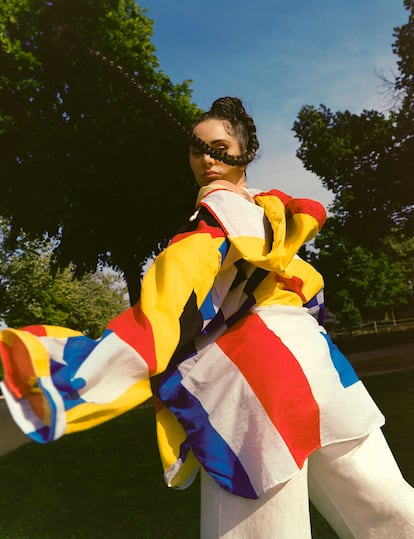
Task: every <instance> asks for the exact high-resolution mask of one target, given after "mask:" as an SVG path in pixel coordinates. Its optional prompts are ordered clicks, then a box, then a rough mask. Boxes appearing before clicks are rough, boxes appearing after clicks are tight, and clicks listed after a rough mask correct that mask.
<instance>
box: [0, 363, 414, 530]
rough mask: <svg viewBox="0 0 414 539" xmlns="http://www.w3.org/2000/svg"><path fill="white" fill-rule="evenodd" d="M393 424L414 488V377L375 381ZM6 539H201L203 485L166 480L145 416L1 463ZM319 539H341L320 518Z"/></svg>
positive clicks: (391, 432)
mask: <svg viewBox="0 0 414 539" xmlns="http://www.w3.org/2000/svg"><path fill="white" fill-rule="evenodd" d="M365 382H366V385H367V386H368V388H369V390H370V391H371V393H372V395H373V396H374V398H375V399H376V401H377V402H378V404H379V406H380V408H381V409H382V410H383V412H384V414H385V415H386V417H387V420H388V423H387V426H386V428H385V434H386V436H387V438H388V441H389V443H390V446H391V448H392V449H393V451H394V453H395V455H396V458H397V460H398V462H399V464H400V466H401V468H402V471H403V473H404V475H405V477H406V478H407V480H408V481H409V482H410V483H414V462H413V458H412V454H411V453H412V446H413V441H414V427H413V424H412V417H413V415H414V394H413V390H412V388H413V384H414V370H413V371H408V372H405V373H396V374H389V375H382V376H376V377H372V378H367V379H366V380H365ZM0 481H1V502H0V537H1V539H52V538H53V539H97V538H99V539H105V538H108V539H112V538H114V539H128V538H131V539H132V538H134V539H137V538H139V539H141V538H142V539H145V538H151V539H152V538H154V537H155V538H157V539H169V538H174V539H187V538H192V539H196V538H197V537H198V535H199V485H198V482H196V483H195V484H193V485H192V486H191V487H190V488H189V489H187V490H185V491H181V492H176V491H172V490H171V489H168V488H167V487H166V486H165V484H164V482H163V479H162V473H161V464H160V462H159V457H158V449H157V446H156V437H155V423H154V413H153V410H152V409H151V408H146V409H139V410H134V411H132V412H129V413H128V414H125V415H124V416H122V417H120V418H118V419H116V420H113V421H111V422H110V423H108V424H105V425H102V426H100V427H98V428H96V429H93V430H91V431H87V432H84V433H80V434H73V435H70V436H67V437H66V438H63V439H62V440H59V441H57V442H55V443H53V444H51V445H48V446H39V445H35V444H28V445H26V446H23V447H21V448H19V449H17V450H15V451H14V452H12V453H10V454H8V455H5V456H3V457H2V458H0ZM312 523H313V537H314V538H315V539H331V538H334V537H335V534H334V533H333V532H332V530H331V529H330V528H329V526H328V525H327V524H326V523H325V522H324V521H323V520H322V519H321V518H320V517H319V515H318V514H317V513H316V512H315V511H313V510H312Z"/></svg>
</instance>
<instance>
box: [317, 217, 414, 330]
mask: <svg viewBox="0 0 414 539" xmlns="http://www.w3.org/2000/svg"><path fill="white" fill-rule="evenodd" d="M315 247H316V248H317V249H318V250H317V252H316V253H314V254H313V258H314V260H313V263H314V264H315V266H316V267H317V268H318V270H319V271H320V272H321V273H322V274H323V275H324V278H325V288H326V295H327V304H328V306H329V309H330V310H331V311H332V312H334V313H335V315H336V317H337V318H338V320H339V322H340V323H341V324H343V325H345V326H354V325H358V324H361V323H362V321H363V320H379V319H382V318H383V316H384V314H386V313H390V312H391V311H392V310H394V309H397V308H398V307H401V306H403V305H406V304H407V303H408V300H409V283H408V275H409V273H410V270H409V268H407V267H406V264H405V261H406V259H405V258H401V259H399V257H398V256H397V255H396V253H395V252H394V256H392V253H391V250H389V251H388V252H386V251H380V252H376V253H374V252H373V251H372V250H370V249H368V248H366V247H363V246H362V245H360V244H359V243H358V241H357V240H356V241H354V242H352V241H350V240H349V239H347V238H344V237H343V236H341V234H340V230H338V228H337V221H336V218H335V217H333V218H332V217H331V218H329V219H328V221H327V223H326V225H325V230H324V232H323V234H321V235H320V237H318V238H317V240H316V242H315ZM411 271H412V270H411Z"/></svg>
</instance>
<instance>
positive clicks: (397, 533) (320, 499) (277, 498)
mask: <svg viewBox="0 0 414 539" xmlns="http://www.w3.org/2000/svg"><path fill="white" fill-rule="evenodd" d="M308 484H309V490H308ZM309 497H310V498H311V500H312V503H313V504H314V505H315V507H316V508H317V509H318V510H319V511H320V512H321V514H322V515H323V516H324V517H325V518H326V520H327V521H328V522H329V524H330V525H331V526H332V528H333V529H334V530H335V531H336V533H337V534H338V537H340V538H341V539H371V538H372V539H374V538H375V539H414V489H413V488H412V487H411V486H410V485H409V484H408V483H407V482H406V481H405V480H404V478H403V477H402V475H401V472H400V470H399V468H398V465H397V463H396V462H395V459H394V457H393V455H392V453H391V451H390V449H389V447H388V444H387V442H386V441H385V439H384V436H383V434H382V432H381V430H379V429H378V430H377V431H375V432H373V433H371V434H370V435H368V436H366V437H365V438H363V439H361V440H353V441H350V442H341V443H336V444H331V445H329V446H327V447H325V448H322V449H319V450H318V451H316V452H315V453H313V454H312V455H311V456H310V457H309V459H308V462H307V463H306V465H305V466H304V468H303V469H302V470H301V471H300V472H299V473H298V474H297V475H295V476H294V477H293V478H292V479H291V480H289V481H288V482H287V483H284V484H283V485H281V486H278V487H276V488H274V489H272V490H270V491H269V492H267V493H266V494H265V495H264V496H261V497H260V498H259V499H258V500H248V499H246V498H241V497H239V496H234V495H232V494H229V493H228V492H226V491H225V490H223V489H222V488H220V487H219V486H218V485H217V483H216V482H215V481H214V480H213V479H212V478H211V477H210V476H209V475H208V474H206V473H205V472H203V473H202V476H201V539H218V538H225V539H309V538H310V537H311V528H310V517H309Z"/></svg>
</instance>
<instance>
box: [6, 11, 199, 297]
mask: <svg viewBox="0 0 414 539" xmlns="http://www.w3.org/2000/svg"><path fill="white" fill-rule="evenodd" d="M151 35H152V21H151V20H150V19H149V18H148V17H147V16H146V12H145V10H144V9H143V8H141V7H139V6H138V5H137V4H136V2H134V0H1V2H0V66H1V68H0V152H1V155H0V177H1V187H2V189H1V197H0V214H1V215H3V216H5V217H10V218H11V219H12V227H13V229H14V230H16V231H18V230H20V228H23V229H24V230H25V232H26V233H27V234H29V235H30V236H31V237H41V236H42V234H44V233H48V234H49V235H53V236H55V237H57V238H58V239H59V243H58V244H57V248H56V253H57V255H58V259H59V261H60V264H61V265H62V267H64V266H66V265H67V264H68V263H69V262H72V263H74V264H75V265H76V268H77V271H79V272H82V271H88V270H93V269H94V268H95V267H96V265H97V263H98V262H103V263H110V264H111V265H113V266H114V267H116V268H118V269H119V270H121V271H122V272H123V273H124V275H125V278H126V280H127V282H128V287H129V291H130V297H131V301H134V300H135V299H136V298H137V295H138V290H139V278H140V271H141V266H142V263H143V261H144V260H145V258H146V257H147V256H149V255H150V254H151V253H152V252H153V251H154V250H155V249H157V246H158V245H159V244H160V243H162V242H163V241H165V240H166V239H167V238H168V237H170V236H171V234H172V233H173V232H175V231H176V230H177V228H178V227H179V226H181V224H182V223H183V221H184V220H185V219H186V216H187V215H188V214H190V213H191V211H192V205H193V202H194V195H195V186H194V185H193V179H192V175H191V173H190V170H189V168H188V166H187V143H188V141H187V139H186V137H185V136H184V135H183V133H182V132H181V131H180V130H179V129H177V128H176V127H175V126H174V123H171V121H170V119H169V118H168V117H167V116H166V115H165V114H163V113H162V110H161V109H160V108H159V107H158V106H157V104H156V103H154V100H151V99H148V98H147V97H146V95H145V94H143V92H142V91H139V88H137V85H136V84H135V85H134V84H132V83H131V81H130V80H129V78H128V77H126V76H125V75H124V74H123V72H120V71H119V69H117V68H116V66H117V65H120V66H122V67H123V69H124V72H126V73H129V74H131V76H132V77H133V78H134V80H135V81H136V83H137V84H138V85H140V86H141V87H143V88H145V89H147V91H149V92H152V93H153V94H155V95H157V96H158V99H159V101H160V102H162V103H166V104H167V105H168V107H169V109H170V110H171V111H172V115H173V116H175V117H177V118H178V119H179V120H180V121H181V122H182V123H183V124H185V125H191V123H192V121H193V119H194V118H195V115H196V114H198V112H199V111H198V109H197V107H196V106H195V105H194V104H192V103H191V99H190V97H191V91H190V86H189V84H190V83H189V81H184V82H183V83H180V84H173V83H172V82H171V81H170V79H169V78H168V76H167V75H166V74H165V73H163V71H162V70H161V69H160V67H159V64H158V61H157V58H156V56H155V49H154V46H153V45H152V43H151ZM93 51H98V52H99V53H100V55H101V56H99V55H96V54H94V53H93ZM102 56H104V57H107V58H109V59H110V60H111V62H113V65H115V67H113V65H111V64H110V63H109V62H108V61H107V62H105V61H103V60H102Z"/></svg>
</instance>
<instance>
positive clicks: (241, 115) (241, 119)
mask: <svg viewBox="0 0 414 539" xmlns="http://www.w3.org/2000/svg"><path fill="white" fill-rule="evenodd" d="M213 119H214V120H224V121H227V122H228V123H229V124H230V126H231V129H232V133H231V134H232V135H234V136H235V137H236V138H237V139H238V141H239V143H240V147H241V149H242V152H243V153H242V155H241V156H238V157H233V159H232V161H233V162H232V163H230V162H229V161H227V160H226V161H225V162H226V163H228V164H233V165H245V164H247V163H250V161H252V160H253V159H254V157H255V155H256V153H257V150H258V149H259V141H258V139H257V135H256V126H255V124H254V121H253V118H252V117H251V116H250V115H249V114H248V113H247V112H246V109H245V108H244V106H243V103H242V102H241V101H240V99H239V98H238V97H228V96H227V97H220V98H218V99H216V100H215V101H214V102H213V104H212V105H211V108H210V110H209V111H207V112H205V113H204V114H202V115H201V116H200V117H199V119H198V120H197V121H196V123H195V124H194V126H193V127H195V126H196V125H198V124H199V123H201V122H203V121H205V120H213ZM193 138H194V135H193ZM201 142H202V141H201ZM197 146H198V147H199V146H200V144H199V142H198V144H197ZM207 146H208V145H207ZM204 153H208V154H209V155H211V156H212V157H215V156H214V155H213V154H212V153H211V152H210V151H204ZM226 157H230V158H231V157H232V156H229V155H228V154H226ZM217 159H220V157H217ZM221 160H222V161H224V159H221Z"/></svg>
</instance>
